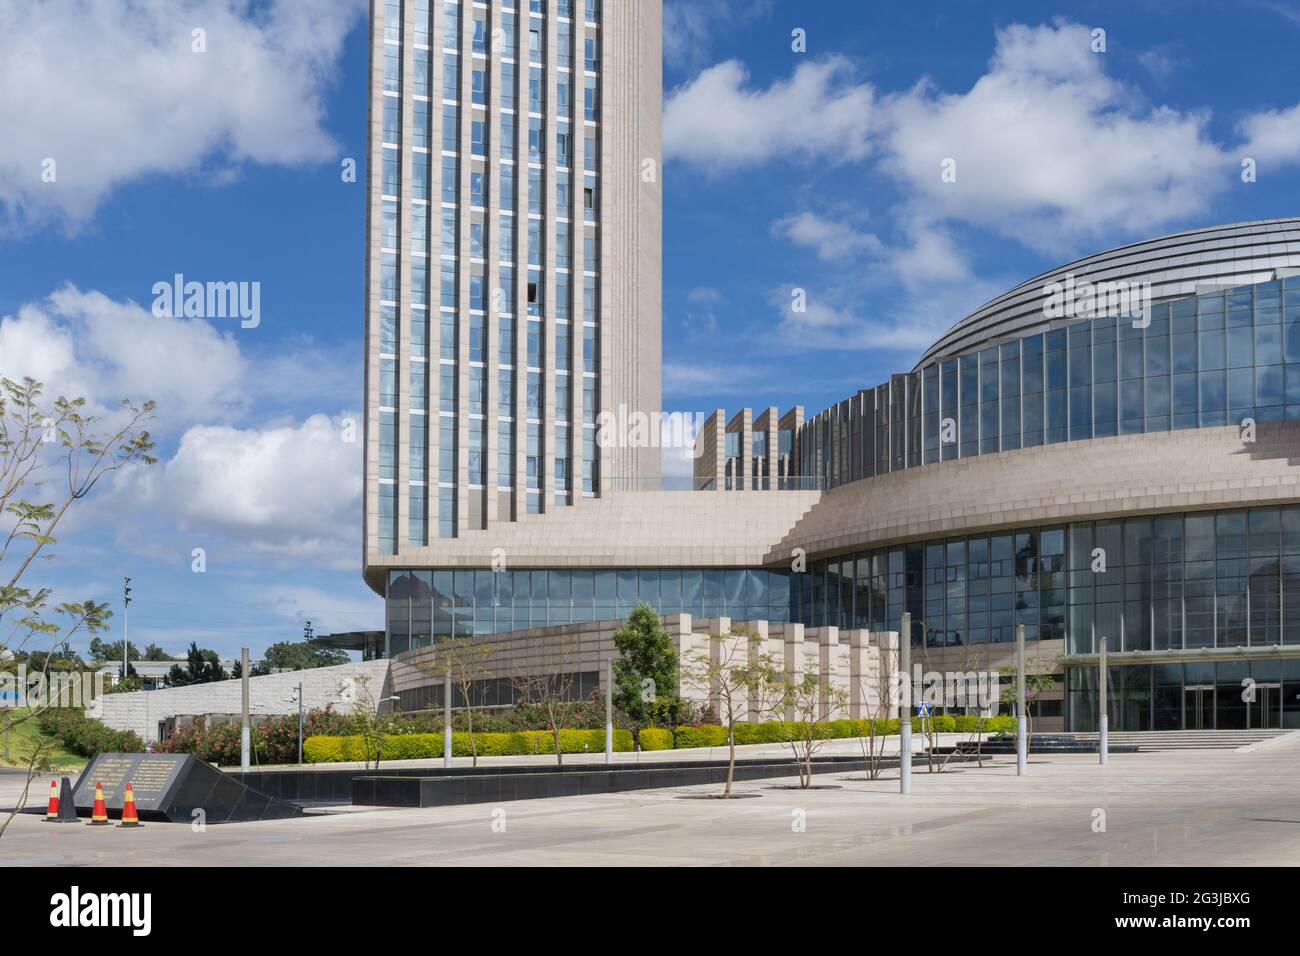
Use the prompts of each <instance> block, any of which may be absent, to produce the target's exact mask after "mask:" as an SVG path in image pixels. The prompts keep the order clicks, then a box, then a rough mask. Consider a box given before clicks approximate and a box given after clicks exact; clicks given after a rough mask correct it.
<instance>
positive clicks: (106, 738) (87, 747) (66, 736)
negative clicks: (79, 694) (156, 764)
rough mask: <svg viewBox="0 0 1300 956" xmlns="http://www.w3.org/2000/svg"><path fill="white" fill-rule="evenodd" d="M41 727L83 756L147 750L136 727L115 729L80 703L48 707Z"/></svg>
mask: <svg viewBox="0 0 1300 956" xmlns="http://www.w3.org/2000/svg"><path fill="white" fill-rule="evenodd" d="M36 722H37V724H38V725H39V726H40V728H41V730H43V731H44V732H45V733H47V734H49V735H50V736H51V737H55V738H57V739H58V741H59V742H60V743H61V744H62V745H63V746H64V748H65V749H67V750H69V751H71V752H72V753H74V754H80V755H81V756H83V757H93V756H94V755H95V754H97V753H128V754H138V753H144V741H143V740H141V739H140V737H139V735H138V734H136V732H135V731H133V730H114V729H113V728H111V727H109V726H108V725H107V724H105V723H103V722H102V721H98V720H95V719H94V718H93V717H87V716H86V712H85V711H84V710H82V709H81V708H80V707H47V708H45V709H44V710H42V711H41V712H40V713H39V715H38V716H37V718H36Z"/></svg>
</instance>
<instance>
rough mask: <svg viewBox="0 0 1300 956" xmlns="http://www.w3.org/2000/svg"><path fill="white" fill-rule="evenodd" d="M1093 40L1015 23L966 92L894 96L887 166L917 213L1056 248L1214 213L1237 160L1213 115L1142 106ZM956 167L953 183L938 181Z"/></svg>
mask: <svg viewBox="0 0 1300 956" xmlns="http://www.w3.org/2000/svg"><path fill="white" fill-rule="evenodd" d="M1089 41H1090V35H1089V31H1088V29H1087V28H1086V27H1083V26H1080V25H1078V24H1072V23H1065V22H1059V21H1058V22H1057V23H1055V24H1054V25H1051V26H1039V27H1029V26H1024V25H1019V24H1017V25H1013V26H1010V27H1007V28H1006V29H1004V30H1001V31H999V32H998V36H997V47H996V52H995V53H994V55H993V58H992V60H991V62H990V65H989V69H988V71H987V72H986V73H985V74H984V75H983V76H982V77H980V78H979V80H977V81H976V82H975V84H974V86H972V87H971V88H970V90H969V91H967V92H965V93H957V94H954V93H943V92H939V91H937V90H936V89H934V87H933V86H932V85H931V84H930V83H928V82H922V83H920V84H918V85H917V86H916V87H914V88H913V89H911V90H909V91H907V92H904V93H900V94H895V95H891V96H888V97H885V98H883V100H882V102H881V112H882V115H883V119H884V125H885V128H886V132H885V133H884V146H883V150H884V153H885V159H884V163H883V165H884V168H885V169H886V170H888V171H889V172H890V173H892V174H893V175H894V176H896V177H897V178H898V179H899V180H901V181H902V182H903V183H904V184H905V185H906V186H908V187H909V188H910V201H911V202H912V204H913V205H914V207H915V208H917V209H924V211H925V215H926V217H927V218H931V219H943V218H947V219H954V220H962V221H966V222H970V223H973V224H975V225H977V226H980V227H982V228H989V229H993V230H996V231H999V232H1001V233H1003V234H1005V235H1008V236H1012V237H1014V238H1017V239H1019V240H1021V241H1023V242H1025V243H1027V244H1029V245H1031V246H1034V247H1037V248H1040V249H1043V250H1045V251H1060V250H1062V249H1064V248H1068V247H1069V246H1070V245H1071V244H1073V243H1074V241H1075V240H1077V239H1080V238H1092V237H1099V236H1104V235H1105V234H1106V232H1107V231H1109V230H1115V229H1117V230H1120V231H1124V232H1129V231H1132V230H1135V229H1141V230H1143V231H1146V232H1150V231H1151V230H1152V229H1153V228H1155V227H1158V226H1160V225H1161V224H1163V223H1168V222H1174V221H1179V220H1184V219H1186V218H1188V217H1190V216H1192V215H1194V214H1196V213H1199V212H1201V211H1202V210H1204V209H1205V208H1207V206H1208V205H1209V203H1210V201H1211V200H1212V199H1213V197H1214V196H1215V195H1216V194H1217V193H1218V192H1220V191H1221V190H1223V189H1224V188H1226V187H1227V185H1228V184H1229V183H1230V182H1231V179H1230V177H1229V176H1228V175H1227V173H1228V172H1229V167H1230V166H1232V165H1233V164H1234V162H1233V159H1232V157H1231V156H1229V155H1228V154H1227V152H1226V151H1225V150H1224V149H1223V148H1221V147H1220V146H1219V145H1218V144H1216V143H1215V142H1214V141H1213V140H1212V139H1211V138H1210V136H1209V135H1208V133H1207V129H1206V126H1207V122H1208V118H1209V117H1208V114H1207V113H1203V112H1183V111H1179V110H1175V109H1171V108H1169V107H1157V108H1154V109H1150V110H1146V109H1144V108H1142V107H1139V106H1138V105H1136V104H1138V103H1140V102H1141V97H1140V96H1138V95H1137V94H1136V93H1135V92H1134V91H1133V90H1131V89H1128V88H1126V87H1125V86H1124V85H1123V84H1121V83H1119V82H1118V81H1116V80H1114V79H1112V78H1110V77H1108V76H1107V75H1106V74H1105V72H1104V70H1103V66H1104V61H1105V57H1104V56H1103V55H1098V54H1094V53H1092V52H1091V50H1090V47H1089ZM945 159H952V160H954V161H955V163H956V181H955V182H944V181H942V179H941V176H940V171H941V164H942V163H943V162H944V160H945Z"/></svg>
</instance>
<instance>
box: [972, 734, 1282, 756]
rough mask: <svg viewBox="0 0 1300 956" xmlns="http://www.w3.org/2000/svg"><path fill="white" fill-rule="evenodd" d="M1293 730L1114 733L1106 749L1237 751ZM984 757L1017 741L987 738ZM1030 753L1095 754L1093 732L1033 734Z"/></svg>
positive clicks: (1011, 748) (1007, 750) (1006, 749)
mask: <svg viewBox="0 0 1300 956" xmlns="http://www.w3.org/2000/svg"><path fill="white" fill-rule="evenodd" d="M1290 733H1295V731H1292V730H1146V731H1113V732H1111V733H1110V734H1109V735H1108V736H1109V740H1108V742H1107V747H1108V749H1109V751H1110V752H1111V753H1136V752H1137V751H1139V750H1142V751H1154V750H1236V749H1237V748H1238V747H1245V746H1248V745H1250V744H1257V743H1261V742H1263V741H1265V740H1270V739H1272V738H1274V737H1280V736H1282V735H1283V734H1290ZM979 750H980V751H981V752H983V753H986V754H1008V753H1015V752H1016V739H1015V737H1014V736H1012V735H1004V736H998V737H990V738H989V739H987V740H985V741H984V743H983V744H982V745H981V746H980V747H979ZM957 751H958V752H959V753H975V751H976V745H975V744H974V743H973V742H971V741H968V740H967V741H962V742H961V743H959V744H958V745H957ZM1029 752H1030V753H1031V754H1053V753H1057V754H1069V753H1076V754H1077V753H1096V752H1097V734H1095V733H1051V734H1033V735H1032V736H1031V738H1030V743H1029Z"/></svg>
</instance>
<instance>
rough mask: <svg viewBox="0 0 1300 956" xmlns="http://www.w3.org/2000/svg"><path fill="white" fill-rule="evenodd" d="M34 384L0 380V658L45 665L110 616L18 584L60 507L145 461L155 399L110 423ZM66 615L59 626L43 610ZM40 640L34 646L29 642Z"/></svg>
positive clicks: (51, 536) (47, 545) (103, 608)
mask: <svg viewBox="0 0 1300 956" xmlns="http://www.w3.org/2000/svg"><path fill="white" fill-rule="evenodd" d="M43 391H44V389H43V387H42V386H41V384H40V382H37V381H36V380H35V379H33V378H30V377H27V378H24V379H23V380H22V381H21V382H15V381H12V380H10V379H8V378H0V657H3V656H5V653H6V652H7V654H12V655H14V658H15V659H16V657H17V654H18V653H19V652H22V651H36V650H39V651H44V652H45V654H46V656H45V659H44V664H45V665H46V666H48V665H49V663H50V661H51V659H52V657H53V652H54V650H55V649H56V648H58V647H60V645H62V648H63V651H64V654H65V656H71V654H70V651H68V648H69V646H70V642H71V638H72V636H73V635H74V634H75V633H77V632H78V631H81V630H83V629H84V630H85V631H86V632H87V633H89V634H92V635H93V634H99V633H101V632H102V631H103V630H104V629H105V628H106V627H107V621H108V618H109V617H110V616H111V613H112V612H110V611H109V610H108V607H107V605H105V604H96V603H95V602H94V601H83V602H75V603H62V604H57V605H55V606H54V607H53V608H52V609H51V608H50V607H49V605H50V601H51V597H52V595H53V590H52V589H51V588H48V587H31V586H28V585H26V584H24V578H25V575H26V574H27V572H28V570H30V569H31V567H32V565H33V564H34V563H35V562H36V560H37V559H38V558H48V557H51V555H50V554H48V553H47V552H48V549H51V548H53V547H54V546H56V545H57V543H58V539H57V538H56V536H55V532H56V531H57V530H58V526H59V523H60V522H61V521H62V520H63V518H64V516H65V515H66V514H67V513H68V511H69V510H70V509H71V508H72V507H73V506H74V505H75V504H77V502H79V501H83V500H85V499H86V498H87V497H89V496H90V494H91V493H92V492H93V491H94V489H95V486H96V485H98V484H99V482H100V480H101V479H103V478H104V476H105V475H110V474H112V473H113V472H115V471H118V470H120V469H122V468H126V467H129V466H133V465H152V464H154V463H155V462H156V461H157V459H156V458H154V457H153V456H152V455H151V454H150V452H151V451H152V450H153V447H154V443H153V440H152V439H151V437H150V435H149V432H148V430H147V428H146V427H145V426H146V424H147V423H148V422H149V421H150V420H151V419H152V417H153V411H154V407H155V406H154V403H153V402H146V403H144V404H143V405H141V406H138V407H137V406H136V405H134V404H132V403H131V402H123V403H122V405H121V410H120V412H119V413H118V414H116V415H115V416H114V421H113V423H112V424H109V423H108V422H106V421H105V420H104V419H102V418H101V417H100V416H97V415H91V414H89V413H88V412H87V410H86V400H85V399H84V398H73V399H68V398H65V397H64V396H59V397H58V398H56V399H54V400H53V401H48V400H46V399H45V398H44V396H43ZM50 610H52V611H53V612H54V614H56V615H59V616H60V617H62V618H64V619H66V621H67V623H66V624H64V625H62V626H61V625H60V624H58V623H56V622H55V621H53V620H50V619H49V616H48V614H49V611H50ZM29 643H31V644H42V645H44V646H42V647H31V648H29V647H27V645H28V644H29ZM43 710H44V708H31V709H28V710H26V711H22V712H15V711H7V712H5V713H4V714H3V715H0V733H7V732H9V731H11V730H13V729H14V728H15V727H17V726H18V725H19V724H20V723H22V722H24V721H26V720H30V719H32V718H34V717H39V716H40V714H41V713H42V712H43ZM41 760H42V756H41V753H40V750H39V748H37V749H36V751H35V752H34V753H33V755H32V759H31V761H30V762H29V763H28V765H27V781H26V785H25V786H24V788H23V795H22V797H21V799H19V800H18V801H17V803H16V804H15V806H14V809H13V811H12V812H11V813H10V814H9V816H7V817H6V818H5V819H4V820H3V821H0V835H2V834H3V833H4V830H5V828H6V827H7V826H8V824H9V821H10V820H11V819H13V813H17V812H19V810H21V808H22V805H23V803H24V802H25V800H26V794H27V789H28V787H30V783H31V779H32V776H33V774H34V773H35V768H37V767H38V766H39V765H40V764H41Z"/></svg>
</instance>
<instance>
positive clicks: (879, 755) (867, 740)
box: [858, 645, 899, 780]
mask: <svg viewBox="0 0 1300 956" xmlns="http://www.w3.org/2000/svg"><path fill="white" fill-rule="evenodd" d="M877 647H878V648H879V652H878V658H877V659H878V661H879V664H878V667H877V670H876V674H875V676H874V677H873V676H872V675H870V674H864V675H861V676H859V677H858V692H859V694H860V695H861V699H862V701H863V713H864V715H865V717H864V719H863V722H862V733H861V734H860V735H859V736H858V747H859V749H860V750H861V751H862V761H863V765H864V768H865V770H866V773H867V779H868V780H876V779H878V778H879V777H880V771H881V770H882V769H883V764H884V757H885V744H886V742H887V741H888V740H889V736H890V735H889V734H888V733H886V732H885V731H886V728H887V726H888V721H889V715H890V711H891V710H893V708H894V707H896V706H897V705H898V699H899V698H898V688H897V687H896V679H897V667H896V666H895V663H894V652H893V649H892V648H880V647H879V645H877Z"/></svg>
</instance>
